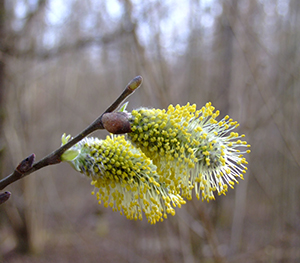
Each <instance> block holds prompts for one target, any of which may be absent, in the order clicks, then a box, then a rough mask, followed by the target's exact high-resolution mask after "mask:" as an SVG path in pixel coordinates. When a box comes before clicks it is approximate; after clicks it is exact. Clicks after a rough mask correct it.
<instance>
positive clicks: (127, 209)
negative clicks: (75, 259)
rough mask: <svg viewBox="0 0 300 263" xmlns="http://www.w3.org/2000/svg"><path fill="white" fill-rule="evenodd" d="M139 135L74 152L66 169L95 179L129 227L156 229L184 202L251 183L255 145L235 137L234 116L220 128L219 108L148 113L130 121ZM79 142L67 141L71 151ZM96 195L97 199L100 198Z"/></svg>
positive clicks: (136, 113) (83, 145)
mask: <svg viewBox="0 0 300 263" xmlns="http://www.w3.org/2000/svg"><path fill="white" fill-rule="evenodd" d="M127 116H128V119H129V122H130V126H131V130H132V132H131V133H128V134H127V139H128V140H127V139H125V137H124V136H115V135H112V136H111V137H107V138H106V139H105V140H100V139H97V138H84V139H83V140H81V141H80V142H79V143H77V144H76V145H74V146H73V147H71V148H70V149H68V150H67V151H66V152H65V153H64V154H63V155H62V156H61V159H62V161H67V162H69V163H70V164H71V165H72V166H73V168H74V169H76V170H77V171H79V172H81V173H84V174H85V175H87V176H88V177H90V178H91V179H92V185H94V187H95V189H98V190H97V193H96V196H97V199H98V200H99V203H103V204H104V206H105V207H108V206H110V207H111V208H112V209H113V211H119V212H120V213H121V214H123V215H125V216H126V217H127V218H128V219H135V220H136V219H142V216H143V214H145V216H146V217H147V219H148V221H149V222H150V223H151V224H155V223H156V222H158V221H163V219H164V218H167V214H171V215H174V214H175V210H174V207H176V206H177V207H181V205H182V204H184V203H185V201H184V199H183V197H184V198H187V199H188V200H190V199H192V195H193V191H194V192H195V195H196V197H197V198H198V199H200V198H201V199H202V200H207V201H209V200H212V199H214V192H215V191H217V192H218V194H220V195H221V194H225V193H226V192H227V191H228V186H229V187H231V188H233V186H234V184H235V183H238V180H237V179H238V178H241V179H243V174H244V173H246V170H247V167H246V165H247V161H246V159H245V157H244V156H243V154H245V153H249V152H250V150H249V148H250V145H249V144H247V142H246V141H244V140H243V139H242V138H244V135H239V134H238V133H236V132H233V130H234V129H235V128H237V127H238V125H239V124H238V123H237V122H236V121H233V120H232V119H230V118H229V117H228V116H225V117H224V118H223V119H222V120H220V121H217V120H216V118H217V117H218V116H219V111H215V108H214V107H213V106H212V105H211V103H207V104H206V105H205V106H204V107H202V108H201V109H200V110H196V105H190V104H187V105H186V106H179V105H177V106H176V107H174V106H172V105H170V106H169V107H168V109H167V111H166V110H160V109H147V108H140V109H137V110H133V111H132V112H131V113H130V114H128V115H127ZM70 138H71V136H66V135H65V134H64V135H63V136H62V144H66V143H67V142H68V141H69V139H70ZM92 193H93V194H95V192H94V191H93V192H92Z"/></svg>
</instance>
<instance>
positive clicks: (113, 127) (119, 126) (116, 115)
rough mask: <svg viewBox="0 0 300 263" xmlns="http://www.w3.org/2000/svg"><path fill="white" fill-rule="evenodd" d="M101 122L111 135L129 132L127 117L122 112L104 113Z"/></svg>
mask: <svg viewBox="0 0 300 263" xmlns="http://www.w3.org/2000/svg"><path fill="white" fill-rule="evenodd" d="M101 121H102V124H103V126H104V128H105V129H106V130H107V131H109V132H111V133H113V134H122V133H128V132H131V127H130V123H129V120H128V115H127V114H126V113H124V112H111V113H105V114H104V115H103V116H102V119H101Z"/></svg>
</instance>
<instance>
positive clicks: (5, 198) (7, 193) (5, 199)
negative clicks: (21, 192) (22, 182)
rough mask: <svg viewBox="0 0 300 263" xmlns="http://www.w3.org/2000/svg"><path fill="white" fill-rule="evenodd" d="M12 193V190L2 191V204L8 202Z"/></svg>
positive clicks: (0, 202)
mask: <svg viewBox="0 0 300 263" xmlns="http://www.w3.org/2000/svg"><path fill="white" fill-rule="evenodd" d="M10 195H11V193H10V192H5V193H0V205H1V204H3V203H4V202H6V201H7V200H8V199H9V197H10Z"/></svg>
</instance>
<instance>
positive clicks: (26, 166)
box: [0, 76, 143, 204]
mask: <svg viewBox="0 0 300 263" xmlns="http://www.w3.org/2000/svg"><path fill="white" fill-rule="evenodd" d="M142 80H143V79H142V77H141V76H137V77H135V78H134V79H132V80H131V81H130V82H129V83H128V85H127V86H126V88H125V89H124V91H123V93H122V94H121V95H120V96H119V97H118V98H117V99H116V100H115V102H113V103H112V104H111V105H110V106H109V107H108V108H107V110H106V111H105V112H104V113H102V114H101V115H100V117H98V118H97V119H96V120H95V121H94V122H93V123H92V124H90V125H89V126H88V127H87V128H86V129H84V130H83V131H82V132H80V133H79V134H78V135H77V136H75V137H74V138H73V139H72V140H70V141H69V142H68V143H66V144H65V145H62V146H61V147H60V148H58V149H57V150H55V151H53V152H52V153H50V154H49V155H47V156H45V157H44V158H43V159H41V160H40V161H38V162H36V163H34V159H35V155H34V154H31V155H30V156H28V157H27V158H26V159H24V160H23V161H22V162H20V164H19V165H18V166H17V167H16V168H15V170H14V172H13V173H11V174H10V175H8V176H7V177H5V178H3V179H1V180H0V190H3V189H4V188H5V187H6V186H8V185H10V184H11V183H13V182H15V181H18V180H20V179H22V178H23V177H25V176H26V175H29V174H31V173H33V172H35V171H37V170H39V169H41V168H43V167H45V166H48V165H51V164H58V163H60V162H61V155H62V154H63V153H64V152H65V151H66V150H68V149H69V148H71V147H72V146H73V145H75V144H76V143H77V142H79V141H81V140H82V139H83V138H84V137H86V136H87V135H89V134H90V133H92V132H94V131H96V130H99V129H105V127H104V126H105V125H103V122H102V117H103V115H104V114H105V115H106V116H107V115H108V114H109V113H111V112H113V111H114V110H115V109H117V108H118V106H119V105H120V104H121V103H122V101H124V100H125V99H126V98H127V97H128V96H129V95H131V94H132V93H133V92H134V91H135V90H136V89H138V88H139V87H140V86H141V84H142ZM119 116H120V118H119V119H118V118H116V115H115V114H113V118H114V120H115V121H116V122H118V121H120V122H122V124H123V126H124V127H129V128H130V125H128V120H127V118H124V115H122V114H120V115H119ZM106 119H107V118H106ZM119 126H120V125H119ZM122 131H124V133H126V132H130V129H129V130H126V129H122ZM9 196H10V193H9V192H5V193H0V204H1V203H4V202H5V201H6V200H7V199H8V198H9Z"/></svg>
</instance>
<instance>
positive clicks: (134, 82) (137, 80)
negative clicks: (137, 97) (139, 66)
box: [127, 76, 143, 91]
mask: <svg viewBox="0 0 300 263" xmlns="http://www.w3.org/2000/svg"><path fill="white" fill-rule="evenodd" d="M142 82H143V78H142V76H136V77H135V78H134V79H132V80H131V81H130V82H129V83H128V85H127V88H128V89H130V90H132V91H133V90H136V89H138V88H139V87H140V86H141V85H142Z"/></svg>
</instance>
